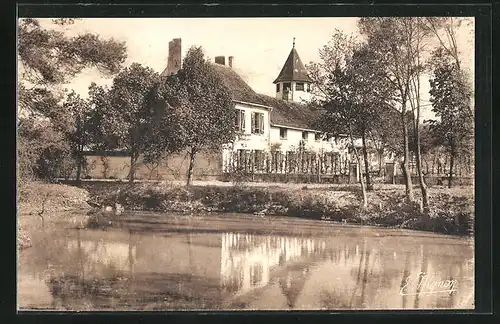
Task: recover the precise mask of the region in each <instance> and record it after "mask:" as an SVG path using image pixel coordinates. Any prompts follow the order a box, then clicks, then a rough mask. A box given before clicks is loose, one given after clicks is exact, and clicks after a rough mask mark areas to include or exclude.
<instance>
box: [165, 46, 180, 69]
mask: <svg viewBox="0 0 500 324" xmlns="http://www.w3.org/2000/svg"><path fill="white" fill-rule="evenodd" d="M181 51H182V47H181V39H180V38H174V39H173V40H171V41H170V42H169V43H168V62H167V70H166V75H167V76H169V75H173V74H177V72H179V70H180V69H181V64H182V61H181Z"/></svg>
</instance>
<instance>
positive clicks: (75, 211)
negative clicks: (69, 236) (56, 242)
mask: <svg viewBox="0 0 500 324" xmlns="http://www.w3.org/2000/svg"><path fill="white" fill-rule="evenodd" d="M88 199H89V193H88V192H87V191H86V190H85V189H82V188H77V187H75V186H68V185H63V184H50V183H43V182H31V183H28V184H26V185H25V187H24V188H23V193H22V195H20V196H19V197H18V202H17V223H18V235H17V241H18V247H19V248H21V249H22V248H27V247H30V246H31V233H32V232H33V231H38V230H42V228H44V229H46V228H49V227H51V226H53V225H54V224H55V223H58V222H68V223H71V224H85V221H86V218H85V212H86V211H87V210H90V206H89V205H88V204H87V200H88Z"/></svg>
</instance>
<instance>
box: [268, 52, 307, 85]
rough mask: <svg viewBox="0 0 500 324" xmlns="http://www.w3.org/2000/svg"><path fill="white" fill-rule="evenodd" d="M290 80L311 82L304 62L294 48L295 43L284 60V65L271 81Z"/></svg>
mask: <svg viewBox="0 0 500 324" xmlns="http://www.w3.org/2000/svg"><path fill="white" fill-rule="evenodd" d="M290 81H298V82H312V80H311V78H310V77H309V76H308V75H307V70H306V68H305V67H304V64H303V63H302V61H301V60H300V57H299V53H297V50H296V49H295V43H294V46H293V48H292V50H291V51H290V54H289V55H288V58H287V59H286V61H285V65H283V68H282V69H281V72H280V74H279V75H278V77H277V78H276V80H274V82H273V83H278V82H290Z"/></svg>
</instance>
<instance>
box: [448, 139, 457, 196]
mask: <svg viewBox="0 0 500 324" xmlns="http://www.w3.org/2000/svg"><path fill="white" fill-rule="evenodd" d="M454 164H455V150H454V149H453V147H452V149H451V154H450V175H449V176H448V188H451V187H452V180H453V167H454Z"/></svg>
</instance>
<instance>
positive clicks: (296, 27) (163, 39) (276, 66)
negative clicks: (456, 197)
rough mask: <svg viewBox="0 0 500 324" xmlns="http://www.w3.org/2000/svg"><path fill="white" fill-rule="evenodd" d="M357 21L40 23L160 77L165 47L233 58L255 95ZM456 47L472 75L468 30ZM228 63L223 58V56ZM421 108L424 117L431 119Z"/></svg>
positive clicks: (92, 74) (270, 91)
mask: <svg viewBox="0 0 500 324" xmlns="http://www.w3.org/2000/svg"><path fill="white" fill-rule="evenodd" d="M357 20H358V18H351V17H345V18H344V17H338V18H337V17H329V18H317V17H315V18H84V19H81V20H77V21H76V22H75V24H74V25H69V26H64V27H59V26H56V25H55V24H52V23H51V19H41V22H42V25H44V26H46V27H49V28H57V29H59V30H64V31H65V32H66V33H67V34H68V35H77V34H80V33H84V32H91V33H96V34H99V35H100V36H101V37H102V38H114V39H116V40H119V41H125V42H126V44H127V55H128V57H127V60H126V62H125V66H128V65H130V64H131V63H133V62H138V63H140V64H142V65H146V66H149V67H151V68H152V69H154V70H155V71H157V72H158V73H161V72H162V71H163V70H164V69H165V67H166V66H167V57H168V43H169V41H171V40H172V39H173V38H181V39H182V53H183V56H184V54H185V53H186V52H187V50H188V49H189V48H190V47H191V46H193V45H196V46H202V48H203V50H204V52H205V55H206V56H208V57H209V58H211V59H212V60H213V58H214V57H215V56H219V55H221V56H226V57H228V56H233V57H234V63H233V68H234V69H235V70H236V71H237V72H238V73H239V74H240V75H241V76H242V77H243V79H244V80H245V81H247V83H248V84H249V85H250V86H251V87H252V88H253V89H254V90H255V91H256V92H258V93H263V94H267V95H271V96H274V95H275V86H274V84H273V83H272V82H273V81H274V79H275V78H276V77H277V76H278V74H279V72H280V70H281V68H282V66H283V64H284V63H285V60H286V58H287V56H288V54H289V53H290V50H291V49H292V43H293V38H294V37H295V48H296V49H297V51H298V53H299V56H300V58H301V60H302V62H303V63H304V64H307V63H309V62H311V61H315V62H317V61H319V53H318V50H319V49H320V48H321V47H322V46H323V45H325V44H327V42H328V41H329V40H330V38H331V36H332V35H333V33H334V32H335V29H339V30H341V31H343V32H344V33H346V34H351V33H352V34H355V35H357V34H358V30H357V26H356V24H357ZM459 36H460V37H459V40H458V44H459V48H460V50H461V52H462V57H463V65H464V66H465V67H466V68H468V69H470V70H471V71H473V65H474V60H473V58H474V40H473V36H472V35H470V34H469V33H467V32H462V33H459ZM226 62H227V58H226ZM91 82H95V83H97V84H100V85H110V84H111V83H112V78H105V77H104V76H102V75H101V74H99V73H98V72H97V70H95V69H86V70H84V71H83V72H82V73H81V74H80V75H78V76H77V77H76V78H75V79H73V80H72V81H71V84H68V85H66V86H67V88H69V89H74V90H75V91H76V92H78V93H80V94H81V95H82V96H84V97H86V96H87V91H88V86H89V85H90V83H91ZM428 91H429V82H428V77H425V79H424V80H422V95H421V96H422V101H423V105H426V104H429V102H428V100H429V95H428ZM431 115H432V113H431V112H430V107H429V106H424V112H423V117H424V118H426V117H430V116H431Z"/></svg>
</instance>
